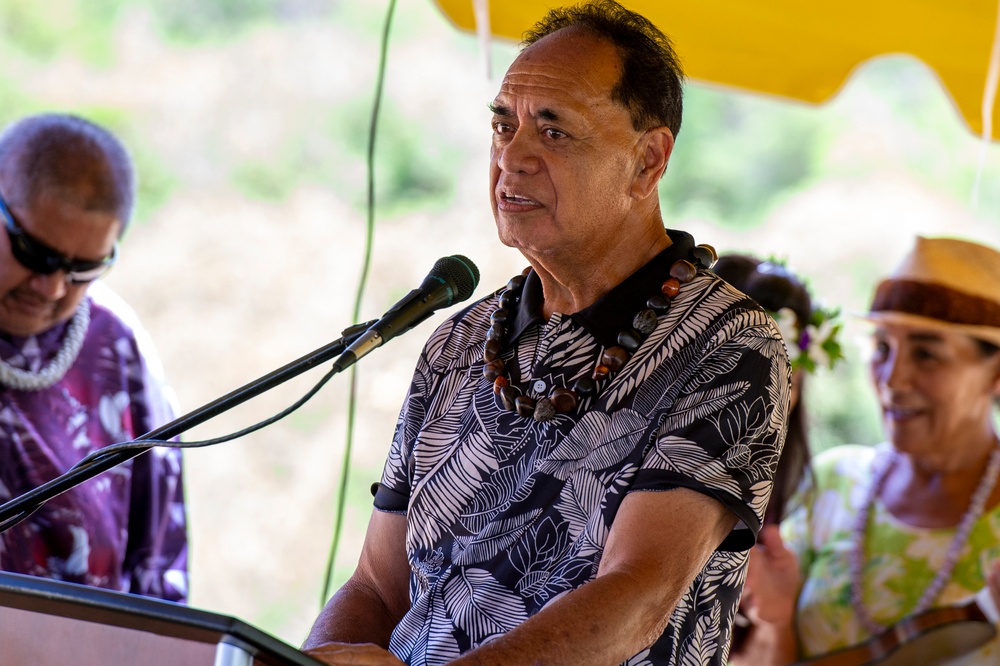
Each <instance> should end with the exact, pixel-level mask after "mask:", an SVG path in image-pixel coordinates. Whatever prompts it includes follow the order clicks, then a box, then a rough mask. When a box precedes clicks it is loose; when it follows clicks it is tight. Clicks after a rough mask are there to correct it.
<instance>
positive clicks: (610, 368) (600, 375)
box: [483, 245, 719, 422]
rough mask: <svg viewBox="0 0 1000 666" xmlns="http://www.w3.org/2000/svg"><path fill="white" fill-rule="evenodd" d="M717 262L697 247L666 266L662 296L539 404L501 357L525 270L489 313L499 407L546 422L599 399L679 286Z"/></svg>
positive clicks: (491, 373)
mask: <svg viewBox="0 0 1000 666" xmlns="http://www.w3.org/2000/svg"><path fill="white" fill-rule="evenodd" d="M718 258H719V257H718V254H716V252H715V249H714V248H713V247H712V246H711V245H697V246H695V247H694V248H692V249H691V254H690V261H689V260H688V259H678V260H677V261H675V262H674V263H673V265H671V267H670V277H669V278H667V280H665V281H664V282H663V284H661V285H660V293H658V294H654V295H652V296H650V297H649V299H648V300H647V301H646V307H645V308H643V309H642V310H640V311H639V312H638V313H637V314H636V315H635V317H633V319H632V326H631V327H628V328H626V329H625V330H623V331H621V332H620V333H619V334H618V340H617V341H618V344H617V345H614V346H611V347H608V348H606V349H605V350H604V351H603V352H602V353H601V356H600V359H599V360H598V362H597V364H596V365H595V366H594V370H593V372H592V373H591V375H590V376H589V377H580V378H579V379H577V380H576V381H575V382H574V383H573V386H572V387H570V388H565V387H561V386H560V387H555V388H553V390H552V391H551V392H550V393H549V395H548V396H545V397H542V398H539V399H538V400H535V399H534V398H532V397H531V396H529V395H526V394H522V393H521V391H520V390H519V389H518V388H517V387H516V386H513V385H512V384H511V382H510V378H509V377H508V376H507V374H506V371H507V368H506V365H505V364H504V362H503V360H502V359H501V358H500V352H501V350H502V349H503V347H504V342H505V341H506V338H507V325H508V323H509V322H510V320H511V319H512V317H513V309H514V306H515V305H516V304H517V303H518V301H520V300H521V292H522V290H523V289H524V281H525V278H526V277H527V275H528V273H529V272H530V271H531V268H530V267H528V268H526V269H524V271H523V272H522V273H521V274H520V275H515V276H514V277H512V278H511V279H510V282H508V283H507V286H506V287H505V288H504V289H502V290H501V291H500V292H499V293H498V294H497V309H496V310H494V311H493V314H491V315H490V328H489V330H488V331H487V333H486V343H485V344H484V346H483V362H484V366H483V376H484V377H486V379H487V381H490V382H492V383H493V392H494V394H495V395H496V396H497V398H498V400H499V402H500V404H501V406H502V407H503V409H505V410H507V411H509V412H515V413H517V414H518V415H519V416H523V417H526V418H527V417H531V418H534V419H535V420H536V421H539V422H545V421H549V420H551V419H552V418H554V417H555V415H556V414H567V413H569V412H572V411H574V410H575V409H576V408H577V406H579V404H580V403H581V402H582V401H583V400H586V399H587V398H591V397H593V396H595V395H597V393H598V391H599V390H600V387H601V384H602V383H606V382H607V381H608V380H609V379H610V377H611V376H612V375H613V374H614V373H616V372H618V371H619V370H621V369H622V368H623V367H624V366H625V364H626V363H627V362H628V360H629V359H630V358H631V357H632V354H634V353H635V351H636V350H637V349H638V348H639V346H640V345H641V344H642V342H643V340H645V339H646V337H647V336H648V335H649V334H650V333H652V332H653V329H655V328H656V324H657V322H658V318H659V316H660V315H663V314H665V313H666V312H667V310H668V309H669V308H670V302H671V300H672V299H673V298H674V297H675V296H677V294H678V293H679V292H680V290H681V285H682V284H686V283H688V282H690V281H691V280H693V279H694V277H695V275H697V273H698V269H699V268H705V269H708V268H711V267H712V266H713V265H715V262H716V260H717V259H718Z"/></svg>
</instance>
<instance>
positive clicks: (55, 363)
mask: <svg viewBox="0 0 1000 666" xmlns="http://www.w3.org/2000/svg"><path fill="white" fill-rule="evenodd" d="M89 327H90V301H87V300H84V301H83V302H82V303H80V306H79V307H78V308H77V309H76V313H75V314H74V315H73V318H72V319H71V320H70V322H69V326H68V327H67V328H66V334H65V335H64V336H63V341H62V346H61V347H60V348H59V351H58V352H57V353H56V355H55V357H53V359H52V360H51V361H49V364H48V365H46V366H45V367H44V368H42V369H41V370H39V371H38V372H32V371H30V370H22V369H20V368H15V367H13V366H12V365H10V364H9V363H7V362H6V361H3V360H0V384H3V385H4V386H8V387H10V388H12V389H17V390H19V391H42V390H44V389H47V388H49V387H50V386H52V385H53V384H55V383H56V382H58V381H59V380H60V379H62V378H63V377H64V376H66V372H67V371H68V370H69V369H70V367H71V366H72V365H73V363H74V362H75V361H76V357H77V356H79V355H80V349H82V348H83V340H84V338H86V337H87V329H88V328H89Z"/></svg>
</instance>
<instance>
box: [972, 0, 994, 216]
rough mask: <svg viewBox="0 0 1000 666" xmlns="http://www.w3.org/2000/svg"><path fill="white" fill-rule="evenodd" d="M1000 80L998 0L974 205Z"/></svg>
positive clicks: (987, 78) (983, 108)
mask: <svg viewBox="0 0 1000 666" xmlns="http://www.w3.org/2000/svg"><path fill="white" fill-rule="evenodd" d="M998 80H1000V0H998V2H997V15H996V25H995V26H994V28H993V46H992V47H991V48H990V61H989V67H988V68H987V70H986V87H985V89H984V90H983V106H982V111H981V112H982V125H983V135H982V137H983V139H982V142H981V143H980V145H979V164H978V166H977V167H976V182H975V184H974V185H973V186H972V205H973V207H974V208H976V207H978V206H979V186H980V183H981V182H982V179H983V169H984V168H985V166H986V154H987V152H988V151H989V148H990V145H991V142H992V141H993V110H994V109H995V108H996V100H997V83H998Z"/></svg>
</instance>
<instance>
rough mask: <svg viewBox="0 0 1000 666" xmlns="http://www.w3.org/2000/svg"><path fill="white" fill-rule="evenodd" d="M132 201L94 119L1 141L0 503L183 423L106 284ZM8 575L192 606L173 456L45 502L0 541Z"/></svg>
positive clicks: (28, 126) (124, 156)
mask: <svg viewBox="0 0 1000 666" xmlns="http://www.w3.org/2000/svg"><path fill="white" fill-rule="evenodd" d="M134 199H135V175H134V169H133V167H132V161H131V159H130V157H129V155H128V153H127V152H126V150H125V148H124V147H123V146H122V144H121V143H120V142H119V141H118V139H117V138H115V137H114V136H113V135H112V134H111V133H110V132H108V131H107V130H105V129H104V128H102V127H100V126H98V125H96V124H94V123H92V122H90V121H88V120H85V119H83V118H80V117H77V116H73V115H64V114H42V115H36V116H31V117H28V118H24V119H22V120H20V121H18V122H15V123H13V124H12V125H10V126H9V127H7V128H6V129H5V130H4V131H3V133H2V134H0V221H2V222H3V224H4V226H5V230H6V233H5V234H0V502H6V501H8V500H10V499H12V498H14V497H18V496H20V495H22V494H24V493H25V492H28V491H30V490H32V489H33V488H35V487H37V486H40V485H42V484H43V483H46V482H48V481H50V480H52V479H53V478H55V477H57V476H59V475H60V474H62V473H64V472H66V471H67V470H68V469H69V468H71V467H72V466H73V465H74V464H75V463H77V462H78V461H80V460H81V459H82V458H84V457H85V456H86V455H87V454H89V453H91V452H92V451H94V450H96V449H99V448H101V447H103V446H106V445H108V444H113V443H116V442H122V441H127V440H130V439H133V438H135V437H138V436H139V435H142V434H144V433H146V432H148V431H150V430H153V429H155V428H156V427H158V426H160V425H163V424H164V423H166V422H168V421H169V420H171V419H172V418H173V413H174V408H173V404H172V394H171V393H170V392H169V390H168V388H167V386H166V384H165V383H164V380H163V376H162V375H163V371H162V368H161V366H160V362H159V360H158V358H157V356H156V354H155V351H154V350H153V348H152V346H151V345H150V342H149V340H148V337H147V334H146V332H145V331H144V329H143V328H142V327H141V325H140V324H139V322H138V320H137V318H136V316H135V314H134V312H132V310H131V309H130V308H128V307H127V306H126V305H125V304H124V303H123V302H122V301H121V299H119V298H118V297H117V296H116V295H115V294H114V293H113V292H112V291H111V290H110V289H109V288H108V287H106V286H105V285H103V283H101V282H98V281H97V280H98V278H100V277H101V276H102V275H103V274H104V273H106V272H107V271H108V270H109V269H110V268H111V267H112V266H113V265H114V263H115V261H116V259H117V257H118V242H119V239H120V237H121V236H122V234H123V233H124V231H125V229H126V227H127V225H128V222H129V219H130V217H131V214H132V208H133V202H134ZM0 570H4V571H9V572H15V573H22V574H28V575H34V576H43V577H47V578H55V579H58V580H63V581H70V582H77V583H83V584H87V585H94V586H98V587H104V588H109V589H114V590H119V591H123V592H133V593H136V594H142V595H148V596H154V597H160V598H163V599H169V600H174V601H183V600H185V599H186V596H187V529H186V521H185V510H184V501H183V488H182V475H181V458H180V455H179V452H177V451H176V450H173V449H166V450H164V449H153V450H152V451H150V452H148V453H146V454H144V455H142V456H139V457H137V458H135V459H133V460H131V461H129V462H127V463H125V464H122V465H120V466H118V467H116V468H114V469H113V470H111V471H109V472H107V473H106V474H104V475H102V476H100V477H98V478H95V479H92V480H90V481H87V482H85V483H83V484H80V485H79V486H77V487H75V488H72V489H70V490H69V491H67V492H65V493H63V494H61V495H59V496H57V497H55V498H53V499H52V500H50V501H48V502H46V503H45V504H44V505H43V506H42V507H41V508H40V509H39V510H38V511H36V512H35V513H34V514H32V515H31V516H30V517H29V518H27V519H25V520H24V521H22V522H20V523H18V524H17V525H15V526H14V527H12V528H10V529H8V530H7V531H5V532H3V533H0Z"/></svg>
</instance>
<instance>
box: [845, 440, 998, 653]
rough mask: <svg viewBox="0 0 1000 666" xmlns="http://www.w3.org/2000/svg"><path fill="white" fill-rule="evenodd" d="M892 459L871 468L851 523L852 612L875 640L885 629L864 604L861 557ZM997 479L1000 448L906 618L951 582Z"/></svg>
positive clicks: (862, 561)
mask: <svg viewBox="0 0 1000 666" xmlns="http://www.w3.org/2000/svg"><path fill="white" fill-rule="evenodd" d="M892 458H893V456H892V455H891V454H890V455H886V456H884V457H883V458H882V460H880V461H878V462H877V463H876V464H875V465H874V468H875V469H874V471H873V474H872V483H871V485H870V486H869V487H868V494H867V495H866V496H865V501H864V504H862V506H861V510H860V511H859V512H858V515H857V518H856V520H855V523H854V529H853V530H852V531H853V534H852V536H853V542H854V543H853V547H852V548H851V553H850V562H849V564H850V573H851V606H852V607H853V608H854V612H855V613H856V614H857V616H858V619H859V620H860V621H861V624H862V625H864V627H865V629H867V630H868V632H869V633H870V634H871V635H872V636H877V635H878V634H880V633H882V631H884V630H885V628H886V625H884V624H882V623H881V622H878V621H877V620H875V619H874V618H873V617H872V615H871V613H870V612H869V611H868V607H867V606H866V605H865V600H864V590H863V582H864V557H865V530H866V527H867V525H868V517H869V515H870V514H871V509H872V506H873V505H874V504H875V497H876V496H877V495H878V492H879V490H881V488H882V484H883V482H884V481H885V478H886V476H887V475H888V472H889V467H890V466H891V465H890V463H891V462H892ZM998 476H1000V446H997V447H995V448H994V449H993V453H991V454H990V460H989V462H988V463H987V464H986V469H985V470H984V471H983V476H982V478H981V479H980V480H979V486H978V487H977V488H976V492H974V493H973V494H972V499H971V500H970V501H969V508H968V509H966V511H965V514H964V515H963V516H962V520H961V522H959V525H958V529H956V530H955V536H954V537H953V538H952V540H951V544H950V545H949V546H948V552H947V553H946V554H945V558H944V562H943V563H942V565H941V567H940V568H939V569H938V572H937V574H936V575H935V576H934V580H932V581H931V583H930V585H928V586H927V588H926V589H925V590H924V593H923V594H922V595H921V596H920V600H919V601H918V602H917V605H916V606H914V608H913V610H912V611H910V613H909V615H908V617H909V616H914V615H916V614H918V613H921V612H923V611H925V610H927V609H928V608H930V605H931V604H932V603H934V600H935V599H937V597H938V595H939V594H941V590H943V589H944V586H945V585H946V584H947V583H948V581H949V580H951V574H952V571H953V570H954V569H955V565H956V564H957V563H958V557H959V555H961V554H962V549H963V548H965V543H966V541H968V539H969V534H970V533H971V532H972V528H973V527H974V526H975V524H976V521H978V520H979V518H980V516H982V515H983V510H984V509H985V508H986V502H987V501H988V500H989V497H990V494H991V493H992V492H993V486H994V485H996V482H997V477H998Z"/></svg>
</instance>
